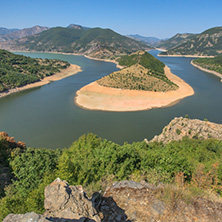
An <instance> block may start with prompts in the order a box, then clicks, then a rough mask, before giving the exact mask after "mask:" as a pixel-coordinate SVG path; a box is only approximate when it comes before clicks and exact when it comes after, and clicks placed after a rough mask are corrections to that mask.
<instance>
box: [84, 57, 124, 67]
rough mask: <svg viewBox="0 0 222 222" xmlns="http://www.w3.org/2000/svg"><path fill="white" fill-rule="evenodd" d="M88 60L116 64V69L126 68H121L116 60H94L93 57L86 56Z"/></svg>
mask: <svg viewBox="0 0 222 222" xmlns="http://www.w3.org/2000/svg"><path fill="white" fill-rule="evenodd" d="M84 56H85V57H86V58H88V59H93V60H98V61H103V62H112V63H115V64H116V67H117V68H118V69H123V68H124V66H121V65H119V63H118V62H117V61H115V60H110V59H97V58H93V57H91V56H87V55H84Z"/></svg>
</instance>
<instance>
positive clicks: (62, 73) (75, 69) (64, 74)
mask: <svg viewBox="0 0 222 222" xmlns="http://www.w3.org/2000/svg"><path fill="white" fill-rule="evenodd" d="M81 71H82V70H81V67H80V66H78V65H74V64H70V66H69V67H68V68H66V69H63V70H61V71H60V72H57V73H55V74H53V75H51V76H47V77H45V78H43V79H42V80H40V81H38V82H34V83H30V84H28V85H25V86H21V87H16V88H13V89H9V90H7V91H5V92H0V98H1V97H4V96H8V95H10V94H12V93H17V92H21V91H24V90H28V89H32V88H36V87H40V86H43V85H46V84H49V83H50V82H54V81H58V80H61V79H63V78H66V77H68V76H72V75H74V74H76V73H78V72H81Z"/></svg>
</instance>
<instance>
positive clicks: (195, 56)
mask: <svg viewBox="0 0 222 222" xmlns="http://www.w3.org/2000/svg"><path fill="white" fill-rule="evenodd" d="M157 56H159V57H190V58H214V57H215V56H198V55H160V54H158V55H157Z"/></svg>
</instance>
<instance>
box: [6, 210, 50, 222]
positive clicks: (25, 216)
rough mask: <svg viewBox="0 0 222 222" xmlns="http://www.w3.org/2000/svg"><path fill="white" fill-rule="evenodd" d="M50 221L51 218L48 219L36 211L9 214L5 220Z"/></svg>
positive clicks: (24, 221)
mask: <svg viewBox="0 0 222 222" xmlns="http://www.w3.org/2000/svg"><path fill="white" fill-rule="evenodd" d="M29 221H30V222H31V221H32V222H48V221H50V220H48V219H46V218H45V217H44V216H42V215H40V214H36V213H34V212H30V213H26V214H9V215H8V216H7V217H6V218H5V219H4V220H3V222H29Z"/></svg>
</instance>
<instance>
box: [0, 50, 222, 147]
mask: <svg viewBox="0 0 222 222" xmlns="http://www.w3.org/2000/svg"><path fill="white" fill-rule="evenodd" d="M20 54H23V55H26V56H30V57H33V58H49V59H54V58H55V59H63V60H66V61H68V62H70V63H73V64H77V65H79V66H81V67H82V70H83V72H80V73H78V74H76V75H73V76H71V77H68V78H65V79H63V80H60V81H57V82H52V83H50V84H48V85H45V86H42V87H40V88H36V89H31V90H28V91H25V92H21V93H17V94H14V95H9V96H7V97H4V98H1V99H0V131H6V132H7V133H9V134H10V136H14V137H15V139H16V140H21V141H24V142H26V144H27V146H31V147H46V148H58V147H60V148H63V147H68V146H70V144H71V143H72V142H73V141H74V140H76V139H78V138H79V137H80V136H81V135H82V134H86V133H88V132H92V133H94V134H97V135H98V136H100V137H102V138H106V139H108V140H112V141H114V142H117V143H119V144H123V143H124V142H125V141H127V142H129V143H131V142H134V141H142V140H143V139H144V138H147V139H151V138H152V137H153V136H154V135H156V134H159V133H161V131H162V128H163V127H164V126H165V125H166V124H168V123H169V122H170V121H171V120H172V119H173V118H174V117H176V116H185V114H188V115H189V117H190V118H198V119H204V118H207V119H208V120H210V121H213V122H217V123H222V116H221V110H222V99H221V96H222V83H221V82H220V79H219V78H218V77H216V76H214V75H212V74H209V73H205V72H203V71H201V70H198V69H197V68H195V67H193V66H192V65H191V64H190V61H191V60H192V59H191V58H178V57H175V58H174V57H159V59H160V60H161V61H162V62H164V63H165V64H167V65H168V66H169V67H170V68H171V71H172V72H173V73H174V74H176V75H178V76H179V77H181V78H182V79H183V80H185V81H186V82H187V83H188V84H190V85H191V86H192V87H193V89H194V91H195V95H194V96H192V97H188V98H185V99H183V100H182V101H180V102H179V103H177V104H176V105H174V106H172V107H167V108H161V109H153V110H147V111H139V112H120V113H119V112H102V111H89V110H84V109H81V108H79V107H78V106H76V105H75V104H74V96H75V93H76V91H77V90H78V89H80V88H81V87H83V86H84V85H86V84H88V83H90V82H92V81H95V80H96V79H99V78H101V77H102V76H104V75H107V74H109V73H111V72H113V71H116V70H117V68H116V66H115V64H113V63H107V62H102V61H95V60H89V59H87V58H85V57H83V56H74V55H59V54H48V53H20ZM151 54H153V55H154V56H157V54H158V51H151Z"/></svg>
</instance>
